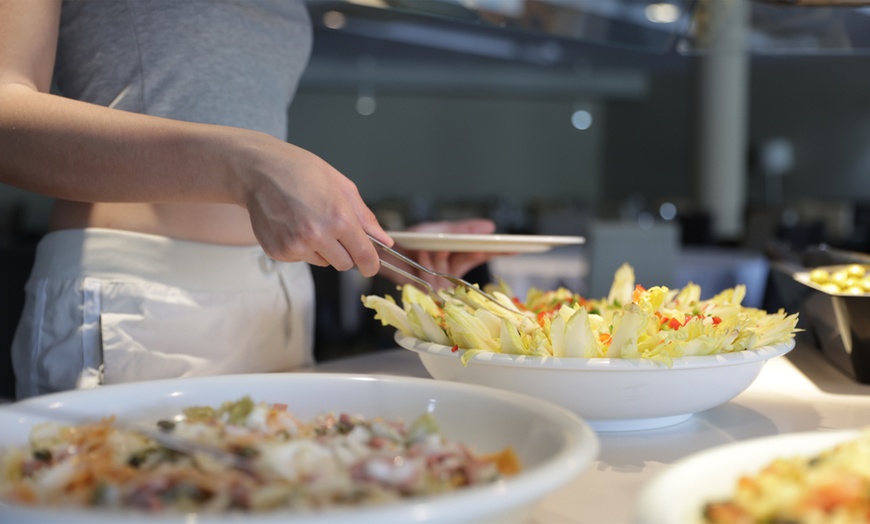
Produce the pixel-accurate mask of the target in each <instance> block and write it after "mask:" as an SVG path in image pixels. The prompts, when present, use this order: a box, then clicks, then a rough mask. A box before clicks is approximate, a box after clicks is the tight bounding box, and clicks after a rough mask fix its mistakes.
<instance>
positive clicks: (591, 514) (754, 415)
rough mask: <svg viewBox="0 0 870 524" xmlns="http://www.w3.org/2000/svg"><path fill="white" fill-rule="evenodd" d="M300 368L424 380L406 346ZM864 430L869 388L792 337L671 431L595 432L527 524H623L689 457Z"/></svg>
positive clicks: (869, 407) (869, 423)
mask: <svg viewBox="0 0 870 524" xmlns="http://www.w3.org/2000/svg"><path fill="white" fill-rule="evenodd" d="M307 371H311V372H317V373H362V374H368V375H399V376H414V377H429V374H428V373H427V372H426V370H425V368H424V367H423V365H422V363H421V362H420V360H419V358H418V357H417V355H416V354H415V353H412V352H411V351H408V350H405V349H388V350H383V351H377V352H373V353H368V354H363V355H357V356H353V357H347V358H342V359H337V360H331V361H327V362H324V363H321V364H318V365H316V366H314V367H313V368H310V369H308V370H307ZM686 394H687V395H691V394H692V393H691V392H690V391H688V392H686ZM481 423H486V417H485V414H481ZM864 426H870V385H865V384H859V383H857V382H854V381H853V380H851V379H850V378H848V377H847V376H846V375H845V374H843V373H842V372H841V371H840V370H839V369H837V368H836V367H834V366H833V365H832V364H831V363H830V361H828V360H827V359H826V358H825V357H824V356H823V355H822V353H821V352H820V351H818V350H817V349H816V348H815V347H814V346H812V345H811V343H810V341H808V340H805V339H803V338H802V337H798V342H797V345H796V347H795V349H794V350H792V351H791V352H790V353H788V354H787V355H785V356H784V357H779V358H776V359H773V360H771V361H769V362H767V363H766V364H765V366H764V368H763V369H762V371H761V374H760V375H759V377H758V378H757V379H756V380H755V382H754V383H753V384H752V385H751V386H750V387H749V388H748V389H747V390H745V391H744V392H743V393H741V394H740V395H738V396H737V397H735V398H734V399H732V400H731V401H730V402H727V403H725V404H722V405H720V406H718V407H715V408H712V409H709V410H707V411H703V412H700V413H696V414H695V415H694V416H692V417H691V418H690V419H689V420H687V421H684V422H681V423H679V424H676V425H673V426H670V427H665V428H660V429H654V430H642V431H625V432H600V433H599V434H598V436H599V438H600V441H601V451H600V453H599V455H598V457H597V458H596V459H595V460H594V461H593V463H592V464H591V465H590V467H589V468H588V469H586V470H585V471H584V472H583V473H582V474H581V475H580V476H579V477H578V478H577V479H576V480H574V481H573V482H571V483H570V484H568V485H566V486H565V487H563V488H561V489H559V490H558V491H556V492H554V493H551V494H550V495H549V496H548V497H546V498H545V499H544V500H543V502H542V503H541V504H539V505H538V507H537V508H536V509H535V511H534V513H533V515H532V519H531V521H530V522H531V523H534V524H546V523H595V524H609V523H615V524H621V523H625V524H628V523H631V522H632V521H633V519H634V516H633V511H634V502H635V500H636V498H637V497H638V495H639V493H640V492H641V490H642V489H643V487H644V486H645V485H646V484H647V483H648V482H650V481H652V480H653V479H654V478H655V477H656V475H657V474H659V473H661V472H663V471H665V470H667V469H668V468H670V467H671V466H673V465H674V464H675V463H676V462H677V461H679V460H680V459H683V458H684V457H687V456H689V455H691V454H693V453H696V452H700V451H704V450H707V449H710V448H713V447H716V446H721V445H725V444H729V443H733V442H737V441H743V440H747V439H752V438H757V437H766V436H774V435H782V434H786V433H795V432H805V431H831V430H838V429H854V428H862V427H864ZM710 474H711V475H715V472H710ZM698 481H699V482H703V479H698ZM674 496H675V497H678V496H679V494H674Z"/></svg>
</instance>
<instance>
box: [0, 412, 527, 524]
mask: <svg viewBox="0 0 870 524" xmlns="http://www.w3.org/2000/svg"><path fill="white" fill-rule="evenodd" d="M157 425H158V427H159V428H160V429H161V430H163V431H167V432H172V433H175V434H177V435H179V436H181V437H184V438H188V439H192V440H196V441H199V442H204V443H207V444H210V445H213V446H216V447H219V448H221V449H224V450H227V451H230V452H232V453H235V454H237V455H240V456H242V457H245V458H247V459H248V460H247V461H246V465H245V467H237V466H236V467H233V466H230V465H227V464H224V463H222V462H219V461H217V460H216V459H214V458H213V457H210V456H205V455H200V454H194V455H183V454H179V453H177V452H173V451H170V450H168V449H166V448H163V447H161V446H159V445H158V444H156V443H155V442H153V441H152V440H150V439H149V438H147V437H145V436H143V435H140V434H138V433H133V432H127V431H124V430H121V429H119V428H117V427H115V426H114V425H113V421H112V419H111V418H106V419H102V420H101V421H99V422H94V423H89V424H82V425H74V426H70V425H61V424H57V423H52V422H48V423H43V424H40V425H37V426H35V427H34V428H33V430H32V432H31V435H30V439H29V444H28V445H26V446H20V447H10V448H7V449H4V450H0V499H2V500H4V501H6V502H8V503H14V504H20V505H32V506H46V505H52V506H78V507H81V506H85V507H100V508H107V509H130V510H137V511H142V512H191V511H196V512H205V513H216V512H252V511H266V510H275V509H284V510H287V509H291V510H300V511H311V510H317V509H321V508H326V507H335V506H356V505H377V504H384V503H389V502H392V501H396V500H401V499H408V498H413V497H418V496H425V495H432V494H437V493H444V492H449V491H453V490H457V489H462V488H464V487H467V486H475V485H482V484H488V483H492V482H495V481H497V480H498V479H500V478H503V477H504V476H509V475H513V474H515V473H517V472H518V471H519V470H520V464H519V460H518V458H517V457H516V455H515V454H514V452H513V450H512V449H511V448H506V449H504V450H503V451H501V452H498V453H495V454H493V455H487V456H478V455H476V454H475V453H474V452H473V451H472V450H471V449H469V448H468V447H466V446H465V445H463V444H462V443H459V442H455V441H451V440H448V439H446V438H445V437H444V436H443V435H442V434H441V433H440V431H439V428H438V425H437V423H436V421H435V419H434V418H433V417H432V416H431V415H430V414H424V415H422V416H421V417H419V418H418V419H417V420H416V421H414V422H413V423H412V424H410V425H407V424H405V423H404V422H402V421H395V420H385V419H382V418H374V419H365V418H362V417H360V416H355V415H351V414H347V413H342V414H333V413H324V414H322V415H319V416H317V417H315V418H314V419H312V420H310V421H303V420H300V419H298V418H297V417H295V416H294V415H293V414H292V413H290V412H289V411H288V410H287V406H286V405H282V404H267V403H264V402H261V403H255V402H254V401H252V400H251V399H250V398H249V397H244V398H241V399H240V400H238V401H235V402H228V403H224V404H223V405H222V406H220V407H217V408H213V407H209V406H198V407H190V408H188V409H185V410H184V412H183V414H182V415H179V416H178V417H175V418H174V419H168V420H161V421H159V422H157Z"/></svg>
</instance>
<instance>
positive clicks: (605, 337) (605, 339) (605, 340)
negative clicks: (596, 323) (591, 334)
mask: <svg viewBox="0 0 870 524" xmlns="http://www.w3.org/2000/svg"><path fill="white" fill-rule="evenodd" d="M598 339H599V340H600V341H601V343H602V344H604V345H605V346H609V345H610V343H611V342H612V341H613V335H611V334H610V333H601V334H600V335H598Z"/></svg>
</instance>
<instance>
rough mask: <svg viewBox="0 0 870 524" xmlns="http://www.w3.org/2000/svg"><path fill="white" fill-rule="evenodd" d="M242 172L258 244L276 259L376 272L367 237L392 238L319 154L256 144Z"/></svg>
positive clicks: (349, 184)
mask: <svg viewBox="0 0 870 524" xmlns="http://www.w3.org/2000/svg"><path fill="white" fill-rule="evenodd" d="M254 153H255V155H254V159H253V161H250V160H249V163H246V164H245V165H244V166H242V168H243V169H244V168H245V167H247V169H248V171H247V172H245V173H244V174H243V175H242V179H243V180H244V181H245V182H247V184H246V189H245V191H244V193H245V194H246V198H245V199H244V201H245V205H246V207H247V209H248V212H249V213H250V216H251V225H252V226H253V228H254V234H255V235H256V237H257V240H258V241H259V242H260V244H261V245H262V246H263V249H264V250H265V251H266V253H267V254H268V255H269V256H271V257H272V258H274V259H276V260H283V261H299V260H301V261H305V262H308V263H309V264H313V265H315V266H327V265H330V266H333V267H334V268H335V269H337V270H339V271H346V270H348V269H351V268H352V267H354V266H356V267H357V268H358V269H359V271H360V272H361V273H362V274H363V275H365V276H373V275H375V274H376V273H377V272H378V270H379V269H380V263H379V260H378V254H377V252H376V251H375V248H374V246H373V245H372V243H371V241H370V240H369V239H368V237H367V236H366V234H367V233H368V234H371V235H372V236H373V237H375V238H377V239H378V240H380V241H382V242H384V243H385V244H387V245H390V246H392V244H393V241H392V239H391V238H390V237H389V236H387V234H386V233H385V232H384V230H383V229H382V228H381V226H380V225H379V224H378V222H377V219H376V218H375V215H374V213H372V211H371V210H370V209H369V208H368V207H367V206H366V205H365V203H364V202H363V200H362V198H361V197H360V195H359V191H358V190H357V188H356V185H355V184H354V183H353V182H351V181H350V180H349V179H347V178H346V177H345V176H344V175H342V174H341V173H339V172H338V171H337V170H336V169H335V168H333V167H332V166H330V165H329V164H328V163H326V162H325V161H323V160H322V159H321V158H319V157H318V156H316V155H314V154H313V153H310V152H308V151H306V150H304V149H301V148H299V147H296V146H293V145H291V144H288V143H286V142H282V141H280V140H275V141H269V140H266V144H265V145H264V144H258V147H257V148H256V149H255V150H254Z"/></svg>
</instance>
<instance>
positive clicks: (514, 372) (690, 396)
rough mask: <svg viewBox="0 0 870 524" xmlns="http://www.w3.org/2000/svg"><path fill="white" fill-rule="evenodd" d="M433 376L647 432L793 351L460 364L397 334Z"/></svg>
mask: <svg viewBox="0 0 870 524" xmlns="http://www.w3.org/2000/svg"><path fill="white" fill-rule="evenodd" d="M395 340H396V342H397V343H398V344H399V345H400V346H402V347H403V348H405V349H409V350H411V351H414V352H415V353H417V354H418V355H419V356H420V361H421V362H422V363H423V366H424V367H425V368H426V371H428V372H429V374H430V375H432V377H434V378H436V379H438V380H449V381H454V382H465V383H469V384H478V385H483V386H490V387H495V388H500V389H505V390H509V391H516V392H519V393H525V394H527V395H532V396H535V397H538V398H541V399H544V400H547V401H549V402H554V403H556V404H559V405H561V406H564V407H566V408H568V409H570V410H571V411H573V412H575V413H577V414H578V415H580V416H581V417H583V418H584V419H585V420H586V421H587V422H589V424H590V425H591V426H592V427H593V428H594V429H596V430H597V431H627V430H641V429H652V428H659V427H665V426H670V425H673V424H677V423H679V422H683V421H685V420H687V419H688V418H690V417H691V416H692V414H694V413H697V412H699V411H703V410H706V409H710V408H712V407H715V406H718V405H720V404H724V403H725V402H728V401H729V400H731V399H732V398H734V397H735V396H737V395H738V394H740V393H741V392H742V391H743V390H744V389H746V388H747V387H749V385H750V384H752V382H753V381H754V380H755V379H756V377H758V374H759V373H760V372H761V368H762V366H763V365H764V363H765V362H766V361H767V360H769V359H771V358H774V357H777V356H780V355H784V354H785V353H788V352H789V351H791V349H792V348H794V340H791V341H789V342H788V343H786V344H780V345H776V346H769V347H763V348H758V349H753V350H747V351H739V352H735V353H724V354H720V355H709V356H692V357H679V358H675V359H674V361H673V365H672V366H671V367H667V366H666V365H664V364H662V363H659V362H654V361H652V360H649V359H624V358H559V357H531V356H526V355H508V354H504V353H494V352H492V351H485V352H481V353H478V354H476V355H475V356H474V357H472V358H471V359H470V360H469V361H468V365H463V364H462V362H461V360H460V357H461V355H462V354H463V353H464V350H457V351H455V352H454V351H453V349H452V348H451V347H449V346H442V345H440V344H433V343H432V342H425V341H422V340H419V339H417V338H414V337H410V336H407V335H404V334H402V333H400V332H396V335H395Z"/></svg>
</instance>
